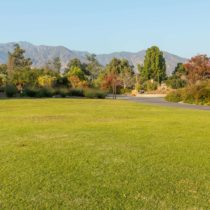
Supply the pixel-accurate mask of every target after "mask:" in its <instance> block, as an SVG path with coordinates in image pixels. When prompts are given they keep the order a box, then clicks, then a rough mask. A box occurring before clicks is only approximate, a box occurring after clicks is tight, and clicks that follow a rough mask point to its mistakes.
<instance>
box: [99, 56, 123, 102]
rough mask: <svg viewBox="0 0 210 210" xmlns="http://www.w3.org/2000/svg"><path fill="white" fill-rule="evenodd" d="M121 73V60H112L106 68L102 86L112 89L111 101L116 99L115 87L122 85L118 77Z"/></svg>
mask: <svg viewBox="0 0 210 210" xmlns="http://www.w3.org/2000/svg"><path fill="white" fill-rule="evenodd" d="M121 71H122V65H121V60H120V59H117V58H113V59H112V60H111V62H110V63H109V64H108V65H107V67H106V74H105V76H104V80H103V84H102V86H103V87H104V88H111V89H112V93H113V99H116V94H117V87H118V86H120V85H122V79H121V77H120V73H121Z"/></svg>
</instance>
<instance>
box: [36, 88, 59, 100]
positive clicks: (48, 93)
mask: <svg viewBox="0 0 210 210" xmlns="http://www.w3.org/2000/svg"><path fill="white" fill-rule="evenodd" d="M54 95H55V90H54V89H52V88H40V89H38V91H37V94H36V97H38V98H45V97H46V98H47V97H52V96H54Z"/></svg>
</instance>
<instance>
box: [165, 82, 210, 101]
mask: <svg viewBox="0 0 210 210" xmlns="http://www.w3.org/2000/svg"><path fill="white" fill-rule="evenodd" d="M166 100H168V101H173V102H179V101H183V102H186V103H190V104H207V105H209V104H210V82H208V81H206V82H201V83H198V84H195V85H191V86H188V87H186V88H183V89H178V90H176V91H173V92H170V93H169V94H168V95H167V96H166Z"/></svg>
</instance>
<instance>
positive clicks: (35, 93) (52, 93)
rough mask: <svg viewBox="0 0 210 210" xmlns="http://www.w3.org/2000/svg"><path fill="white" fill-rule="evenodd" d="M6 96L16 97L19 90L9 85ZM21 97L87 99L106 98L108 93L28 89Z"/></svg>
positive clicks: (83, 90) (80, 90) (64, 89)
mask: <svg viewBox="0 0 210 210" xmlns="http://www.w3.org/2000/svg"><path fill="white" fill-rule="evenodd" d="M5 94H6V96H7V97H10V98H11V97H16V96H17V95H18V90H17V88H16V87H15V86H14V85H7V86H6V87H5ZM19 95H20V96H21V97H32V98H50V97H63V98H65V97H86V98H102V99H103V98H105V97H106V96H107V93H106V92H104V91H101V90H96V89H79V88H71V89H68V88H59V89H54V88H37V87H27V88H25V89H24V90H23V91H22V92H21V93H20V94H19Z"/></svg>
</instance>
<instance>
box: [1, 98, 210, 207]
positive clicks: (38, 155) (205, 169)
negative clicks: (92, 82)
mask: <svg viewBox="0 0 210 210" xmlns="http://www.w3.org/2000/svg"><path fill="white" fill-rule="evenodd" d="M209 207H210V112H208V111H193V110H184V109H177V108H165V107H158V106H149V105H141V104H138V103H132V102H126V101H113V100H86V99H46V100H38V99H37V100H25V99H24V100H1V101H0V209H21V210H23V209H93V210H95V209H131V210H136V209H208V208H209Z"/></svg>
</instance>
